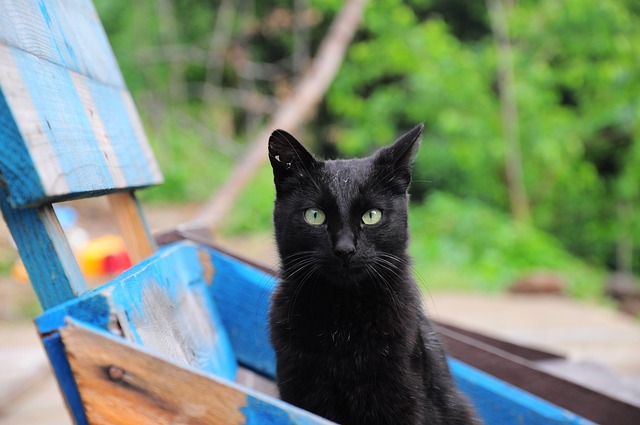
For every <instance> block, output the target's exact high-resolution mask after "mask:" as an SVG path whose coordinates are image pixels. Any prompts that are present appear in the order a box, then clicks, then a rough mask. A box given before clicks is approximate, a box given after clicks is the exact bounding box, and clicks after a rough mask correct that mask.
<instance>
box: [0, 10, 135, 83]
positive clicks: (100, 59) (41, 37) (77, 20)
mask: <svg viewBox="0 0 640 425" xmlns="http://www.w3.org/2000/svg"><path fill="white" fill-rule="evenodd" d="M0 44H5V45H8V46H12V47H15V48H17V49H19V50H23V51H25V52H29V53H31V54H32V55H35V56H38V57H40V58H42V59H45V60H47V61H48V62H51V63H55V64H57V65H60V66H62V67H64V68H67V69H70V70H73V71H76V72H78V73H80V74H83V75H86V76H90V77H91V78H92V79H94V80H97V81H100V82H102V83H105V84H108V85H110V86H113V87H118V88H122V89H124V88H125V83H124V79H123V78H122V74H121V73H120V70H119V68H118V65H117V63H116V59H115V57H114V55H113V51H112V50H111V46H110V45H109V41H108V39H107V36H106V34H105V32H104V29H103V27H102V24H101V22H100V18H99V17H98V14H97V12H96V10H95V8H94V6H93V3H92V2H91V1H90V0H46V1H44V0H0Z"/></svg>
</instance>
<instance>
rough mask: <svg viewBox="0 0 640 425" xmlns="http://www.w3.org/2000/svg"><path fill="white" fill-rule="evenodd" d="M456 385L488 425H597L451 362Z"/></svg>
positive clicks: (473, 369) (483, 374) (482, 373)
mask: <svg viewBox="0 0 640 425" xmlns="http://www.w3.org/2000/svg"><path fill="white" fill-rule="evenodd" d="M449 367H450V368H451V373H452V374H453V377H454V380H455V382H456V385H457V386H458V388H460V390H461V391H462V392H463V393H464V394H465V395H466V396H467V397H468V398H469V400H470V401H471V402H472V403H473V405H474V406H475V408H476V410H477V412H478V415H480V417H481V418H482V420H483V422H484V423H486V424H496V425H497V424H504V425H510V424H520V425H564V424H566V425H569V424H571V425H595V423H594V422H591V421H589V420H587V419H585V418H583V417H580V416H578V415H576V414H575V413H573V412H570V411H568V410H565V409H562V408H560V407H558V406H556V405H554V404H552V403H550V402H548V401H546V400H543V399H541V398H539V397H536V396H534V395H532V394H530V393H528V392H526V391H523V390H521V389H520V388H518V387H514V386H512V385H510V384H507V383H506V382H504V381H501V380H499V379H496V378H494V377H493V376H491V375H489V374H487V373H485V372H482V371H480V370H478V369H475V368H473V367H470V366H468V365H466V364H464V363H462V362H460V361H458V360H455V359H452V358H449Z"/></svg>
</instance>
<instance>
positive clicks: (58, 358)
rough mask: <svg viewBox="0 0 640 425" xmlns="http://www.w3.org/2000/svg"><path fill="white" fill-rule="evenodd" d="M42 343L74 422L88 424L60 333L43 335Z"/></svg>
mask: <svg viewBox="0 0 640 425" xmlns="http://www.w3.org/2000/svg"><path fill="white" fill-rule="evenodd" d="M42 345H43V346H44V349H45V351H46V352H47V355H48V356H49V362H50V363H51V367H52V369H53V373H54V374H55V376H56V379H57V380H58V385H59V386H60V390H61V391H62V394H63V395H64V396H65V401H66V403H67V407H68V409H69V413H70V414H71V416H72V419H73V421H74V423H75V424H77V425H85V424H87V423H88V422H87V417H86V415H85V412H84V406H83V405H82V400H81V399H80V393H79V392H78V386H77V385H76V381H75V380H74V379H73V375H72V372H71V366H70V365H69V360H68V359H67V355H66V352H65V350H64V346H63V345H62V341H61V339H60V335H59V334H58V333H57V332H56V333H53V334H50V335H46V336H43V337H42Z"/></svg>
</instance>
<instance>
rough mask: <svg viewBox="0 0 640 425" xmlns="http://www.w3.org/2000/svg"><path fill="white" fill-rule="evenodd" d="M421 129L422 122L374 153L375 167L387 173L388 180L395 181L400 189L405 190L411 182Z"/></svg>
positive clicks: (422, 127) (422, 126)
mask: <svg viewBox="0 0 640 425" xmlns="http://www.w3.org/2000/svg"><path fill="white" fill-rule="evenodd" d="M423 129H424V124H418V125H417V126H415V127H413V128H412V129H411V130H409V131H408V132H407V133H405V134H403V135H402V136H400V137H399V138H398V139H397V140H396V141H395V142H393V144H391V145H390V146H387V147H384V148H382V149H380V150H379V151H378V152H376V153H375V154H374V163H375V165H376V167H378V168H379V169H381V171H382V172H384V173H385V174H387V175H388V176H389V180H390V181H395V183H396V184H398V185H399V186H400V187H399V189H400V190H401V191H406V190H407V189H408V188H409V183H411V165H412V164H413V161H414V160H415V158H416V155H417V154H418V149H419V148H420V136H421V135H422V130H423Z"/></svg>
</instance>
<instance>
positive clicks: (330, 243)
mask: <svg viewBox="0 0 640 425" xmlns="http://www.w3.org/2000/svg"><path fill="white" fill-rule="evenodd" d="M422 128H423V126H422V125H418V126H417V127H415V128H413V129H412V130H411V131H409V132H408V133H406V134H404V135H403V136H401V137H400V138H399V139H397V140H396V141H395V142H394V143H393V144H391V145H389V146H386V147H384V148H382V149H380V150H378V151H377V152H375V153H374V154H373V155H371V156H369V157H366V158H357V159H348V160H327V161H322V160H318V159H316V158H314V157H313V156H312V155H311V154H310V153H309V152H308V151H307V150H306V149H305V148H304V147H303V146H302V144H300V142H298V141H297V140H296V139H295V138H294V137H293V136H292V135H290V134H289V133H287V132H285V131H283V130H276V131H274V132H273V134H272V135H271V137H270V139H269V160H270V161H271V166H272V168H273V175H274V181H275V186H276V202H275V208H274V213H273V219H274V226H275V234H276V241H277V245H278V250H279V253H280V258H281V263H282V272H283V277H285V278H287V277H292V278H293V277H297V279H300V280H303V279H311V278H313V277H317V276H324V277H328V278H330V279H332V280H336V281H340V280H343V281H345V282H348V281H354V280H356V281H357V280H364V279H367V278H371V279H375V278H386V279H388V278H391V277H393V275H394V274H397V273H398V272H399V270H401V269H402V264H403V263H405V262H406V261H407V258H406V253H405V252H406V247H407V242H408V229H407V204H408V188H409V184H410V182H411V164H412V162H413V160H414V158H415V156H416V153H417V151H418V147H419V144H420V142H419V139H420V135H421V133H422Z"/></svg>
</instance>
